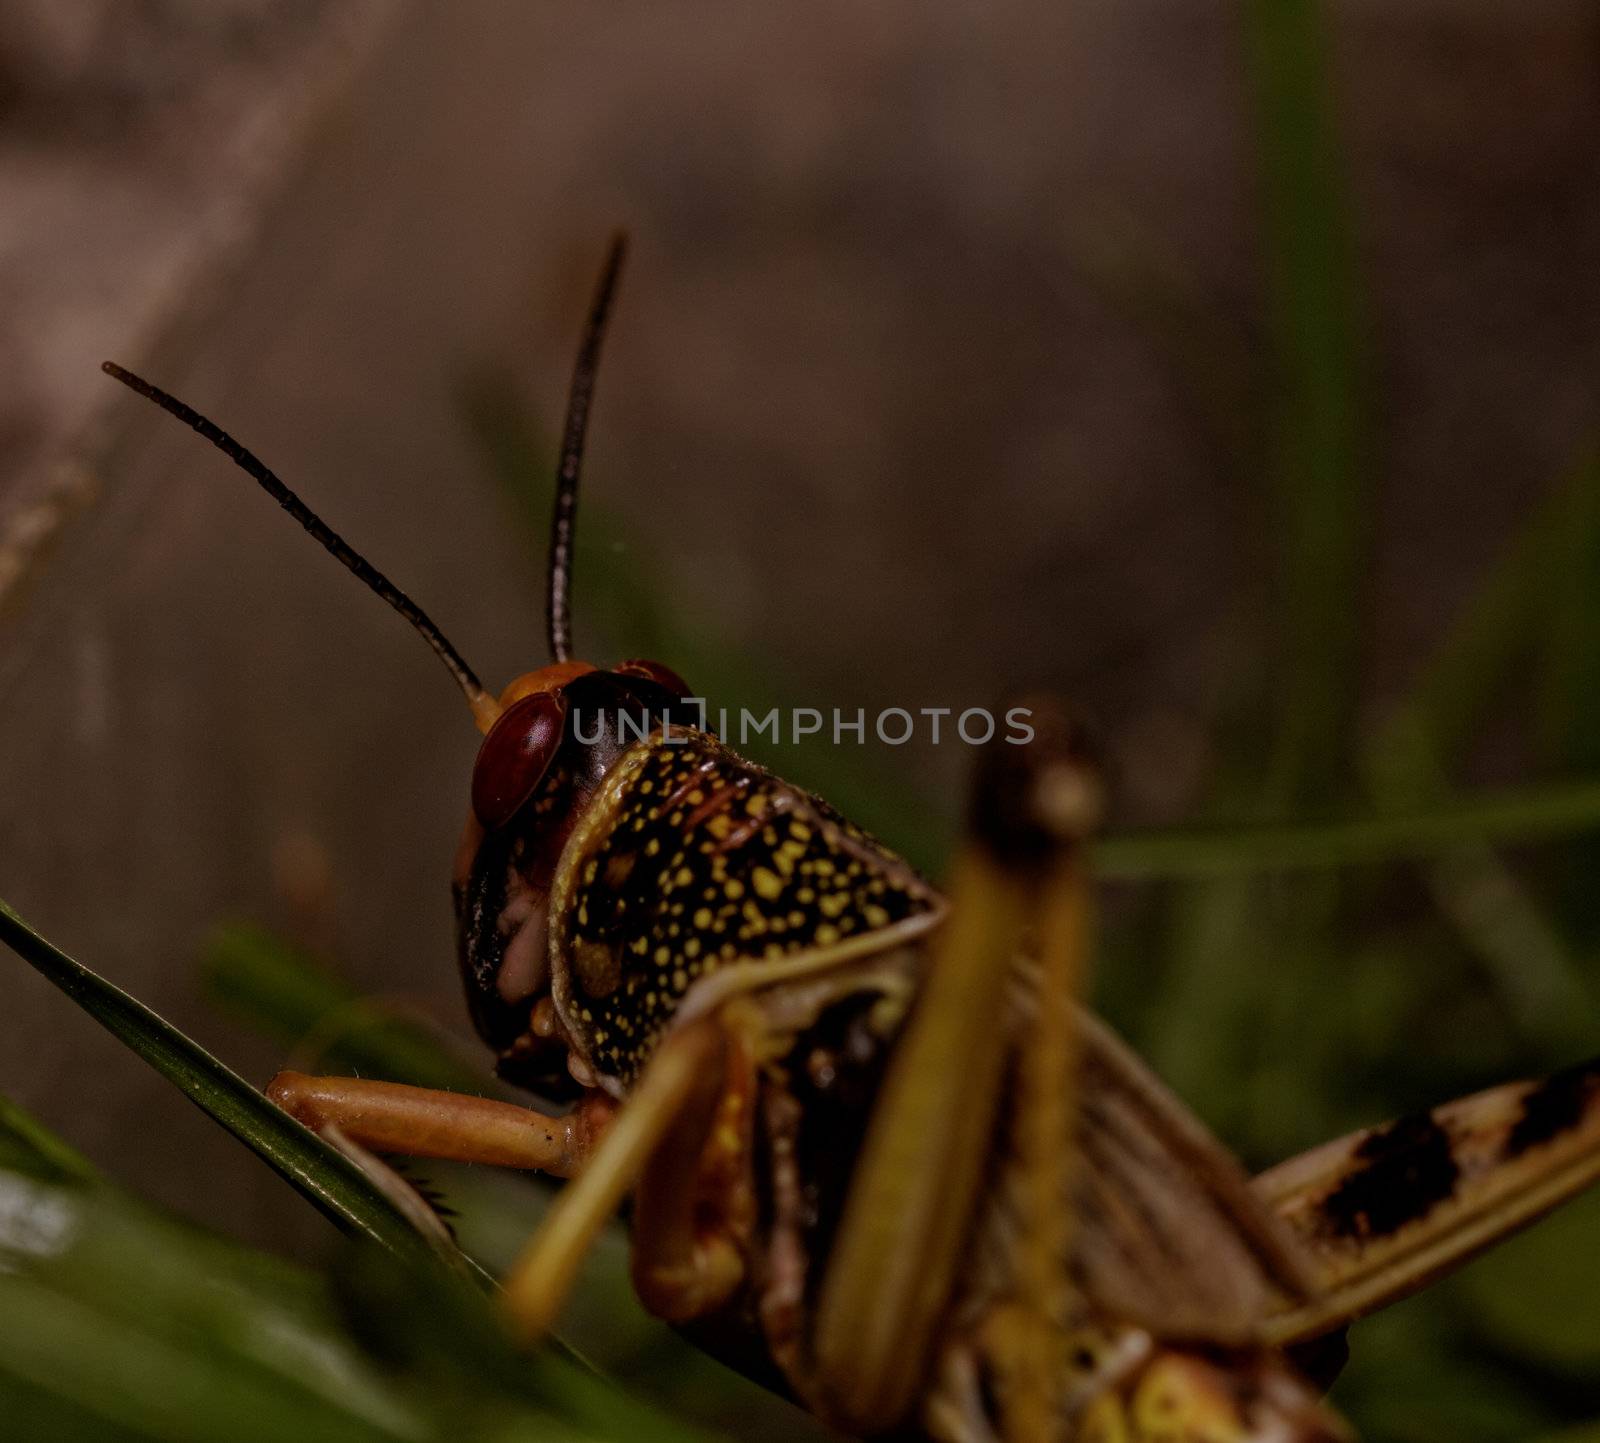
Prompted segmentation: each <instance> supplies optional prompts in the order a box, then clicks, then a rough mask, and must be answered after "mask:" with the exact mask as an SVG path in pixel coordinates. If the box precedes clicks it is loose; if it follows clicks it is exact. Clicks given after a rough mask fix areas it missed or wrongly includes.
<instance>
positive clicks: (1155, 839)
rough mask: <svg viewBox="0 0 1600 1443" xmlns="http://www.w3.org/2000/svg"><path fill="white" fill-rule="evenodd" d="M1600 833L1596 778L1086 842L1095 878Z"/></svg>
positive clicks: (1215, 873)
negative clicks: (1322, 818) (1331, 817)
mask: <svg viewBox="0 0 1600 1443" xmlns="http://www.w3.org/2000/svg"><path fill="white" fill-rule="evenodd" d="M1597 830H1600V781H1589V780H1585V781H1575V782H1565V783H1560V784H1557V785H1551V786H1545V787H1528V788H1519V789H1509V790H1505V791H1495V792H1485V793H1480V794H1478V795H1477V796H1473V797H1470V798H1467V799H1464V800H1462V801H1460V802H1455V803H1448V804H1444V805H1441V806H1438V807H1434V808H1430V809H1426V810H1419V811H1415V812H1409V813H1379V814H1376V815H1372V816H1365V817H1351V818H1347V819H1343V820H1335V821H1329V822H1304V823H1285V824H1281V825H1280V824H1268V825H1262V826H1246V827H1215V828H1207V827H1184V828H1172V829H1167V830H1152V831H1148V832H1124V833H1122V834H1121V835H1120V836H1110V837H1106V838H1104V839H1103V840H1101V841H1100V842H1098V843H1097V844H1096V845H1095V849H1094V857H1095V865H1096V867H1097V868H1098V870H1099V872H1100V873H1101V875H1103V876H1106V877H1114V878H1118V879H1124V880H1133V879H1143V878H1151V877H1222V876H1229V875H1237V874H1240V873H1246V872H1295V871H1331V870H1336V869H1339V868H1343V867H1365V866H1374V865H1377V864H1380V863H1385V862H1397V861H1406V860H1412V859H1416V858H1420V857H1436V856H1441V855H1444V854H1446V853H1450V852H1454V851H1456V850H1458V849H1460V848H1461V847H1464V846H1471V845H1474V844H1490V843H1492V844H1497V845H1502V846H1504V845H1512V844H1522V843H1529V842H1544V841H1551V840H1553V839H1555V838H1559V837H1570V836H1574V835H1577V834H1580V833H1584V832H1593V831H1597Z"/></svg>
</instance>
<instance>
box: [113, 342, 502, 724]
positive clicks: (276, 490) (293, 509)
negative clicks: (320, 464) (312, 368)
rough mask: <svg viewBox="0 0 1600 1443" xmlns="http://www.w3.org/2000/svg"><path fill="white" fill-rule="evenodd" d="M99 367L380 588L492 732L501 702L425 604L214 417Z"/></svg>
mask: <svg viewBox="0 0 1600 1443" xmlns="http://www.w3.org/2000/svg"><path fill="white" fill-rule="evenodd" d="M100 369H101V370H102V371H104V372H105V373H106V375H108V376H111V377H113V378H114V379H116V380H118V381H121V382H122V384H123V385H124V386H127V387H128V388H129V389H130V390H133V391H137V392H138V393H139V394H140V395H141V396H143V397H144V398H145V399H146V400H147V401H154V402H155V403H156V405H158V406H159V407H161V409H162V410H163V411H167V412H170V413H171V414H172V415H174V416H176V417H177V418H178V419H179V420H180V421H182V422H183V423H184V425H186V426H188V427H189V428H190V429H191V430H194V431H198V432H199V433H200V434H201V435H202V436H204V437H205V439H206V440H208V441H209V442H210V443H211V444H212V445H213V446H215V447H216V448H217V450H219V451H221V452H222V454H223V455H224V456H226V457H227V458H228V459H229V460H230V461H232V462H233V463H234V464H235V465H236V466H238V467H239V469H240V470H242V471H244V472H246V473H247V474H248V475H250V476H251V477H252V478H253V479H254V480H255V481H256V483H257V484H258V485H259V486H260V487H261V489H262V490H263V491H265V492H266V493H267V495H269V496H270V497H272V499H273V500H274V501H276V502H277V503H278V505H280V506H281V507H283V509H284V510H285V511H287V512H288V513H289V514H290V515H291V516H292V517H294V519H295V520H296V521H298V522H299V523H300V524H301V525H302V526H303V527H305V529H306V530H307V531H309V532H310V533H311V535H312V536H313V537H314V538H315V539H316V540H317V541H319V542H321V543H322V545H323V547H324V548H325V549H326V550H327V551H329V552H331V553H332V554H333V556H334V557H335V558H337V559H338V560H339V561H340V562H341V563H342V564H343V565H344V566H345V567H347V568H348V569H349V570H350V571H351V572H352V573H354V575H355V577H356V579H357V580H358V581H360V582H361V583H362V584H363V585H364V586H366V587H367V588H368V589H369V590H372V591H375V592H377V593H378V595H379V596H381V597H382V598H383V599H384V600H385V601H387V602H388V603H389V605H390V606H392V607H393V608H394V609H395V610H396V611H398V612H399V613H400V615H401V616H403V617H405V619H406V620H407V621H409V622H410V623H411V625H412V626H413V627H414V628H415V629H416V630H417V631H418V632H420V633H421V635H422V639H423V640H424V641H426V642H427V643H428V645H429V646H431V647H432V648H433V649H434V651H435V652H436V653H437V654H438V657H439V660H440V661H442V662H443V663H444V664H445V666H446V668H447V669H448V670H449V672H450V675H451V676H453V677H454V678H455V679H456V685H457V686H459V687H460V688H461V690H462V691H463V692H464V693H465V695H466V698H467V704H468V705H469V706H470V707H471V708H472V714H473V716H474V717H475V718H476V719H477V722H478V725H479V727H480V728H481V729H483V730H484V731H487V730H488V729H489V727H490V726H491V725H492V724H493V722H494V719H495V717H496V716H498V715H499V713H500V704H499V703H498V702H497V701H496V700H495V699H494V698H493V697H492V696H490V695H489V693H488V692H486V691H485V690H484V689H483V683H482V682H480V681H479V680H478V675H477V673H476V672H475V671H473V669H472V668H471V667H470V666H468V665H467V663H466V661H465V660H464V659H463V658H462V655H461V653H460V652H459V651H457V650H456V649H455V647H453V646H452V645H451V644H450V642H449V640H448V638H446V636H445V634H444V633H443V632H442V631H440V630H439V628H438V627H437V626H436V625H435V624H434V623H433V620H432V619H431V618H430V617H429V616H428V614H427V612H425V611H424V610H423V609H422V608H421V607H420V606H418V605H417V603H416V602H414V601H413V600H412V599H411V598H410V597H409V596H407V595H406V594H405V592H403V591H402V590H400V588H399V587H398V586H396V585H395V584H394V583H393V582H392V581H390V580H389V578H388V577H387V576H385V575H384V574H383V573H382V572H381V571H379V570H378V568H377V567H376V566H374V565H373V564H372V563H371V562H370V561H368V560H367V559H366V558H365V557H364V556H362V555H361V553H360V552H358V551H357V550H356V549H355V548H354V547H353V546H351V545H350V543H349V542H348V541H346V540H345V539H344V538H343V537H342V536H340V535H339V533H338V532H337V531H335V530H334V529H333V528H332V527H331V526H329V525H328V523H327V522H326V521H324V520H323V519H322V518H321V517H320V516H318V515H317V513H316V512H315V511H313V510H312V509H311V508H310V507H309V506H307V505H306V503H305V502H304V501H302V500H301V499H300V498H299V497H298V496H296V495H295V494H294V492H293V491H291V490H290V489H289V488H288V487H287V486H285V485H284V484H283V482H282V481H280V480H279V479H278V478H277V476H275V475H274V474H273V473H272V472H271V471H270V470H269V469H268V468H267V466H266V465H265V464H264V463H263V462H262V461H261V460H259V459H258V458H257V457H256V456H255V455H253V454H252V453H251V452H250V451H248V450H246V449H245V447H244V446H242V445H240V444H239V442H238V441H236V440H234V438H233V437H232V436H230V435H229V434H228V433H227V432H226V431H224V430H223V429H222V428H221V427H220V426H218V425H216V424H215V423H214V422H212V421H208V420H207V419H206V418H205V417H204V416H202V415H201V414H200V413H199V412H198V411H196V410H195V409H194V408H193V407H192V406H187V405H185V404H184V403H183V402H182V401H180V400H179V399H178V398H177V397H176V396H172V395H169V394H168V393H167V392H165V391H163V390H162V389H161V388H160V387H159V386H153V385H151V384H150V382H149V381H147V380H145V379H144V378H143V377H142V376H136V375H134V374H133V372H132V371H126V370H124V369H123V368H122V367H121V366H119V365H117V364H116V363H115V362H114V361H105V362H103V363H102V364H101V367H100Z"/></svg>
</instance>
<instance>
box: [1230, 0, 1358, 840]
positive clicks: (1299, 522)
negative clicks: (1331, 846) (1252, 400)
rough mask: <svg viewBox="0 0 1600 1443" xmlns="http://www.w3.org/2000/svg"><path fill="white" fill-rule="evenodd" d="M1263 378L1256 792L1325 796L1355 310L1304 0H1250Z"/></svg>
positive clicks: (1347, 518) (1353, 467) (1323, 55)
mask: <svg viewBox="0 0 1600 1443" xmlns="http://www.w3.org/2000/svg"><path fill="white" fill-rule="evenodd" d="M1243 28H1244V37H1245V44H1246V48H1247V54H1248V60H1249V62H1250V72H1251V77H1252V80H1253V82H1254V85H1253V89H1254V98H1255V120H1256V135H1257V149H1258V152H1259V161H1260V175H1261V195H1262V204H1263V211H1264V216H1263V219H1264V230H1263V237H1264V248H1265V260H1266V271H1267V292H1268V324H1269V331H1270V345H1271V352H1272V372H1271V374H1272V377H1273V387H1272V391H1271V394H1270V395H1269V397H1268V402H1269V414H1270V422H1269V432H1270V441H1269V459H1268V463H1267V480H1268V490H1269V494H1270V496H1271V498H1272V501H1273V507H1274V514H1273V521H1274V528H1273V533H1274V535H1275V536H1277V537H1278V538H1279V539H1280V557H1279V571H1280V587H1281V599H1282V607H1281V609H1280V613H1279V615H1280V619H1281V625H1282V632H1281V636H1280V646H1281V650H1280V654H1279V657H1280V660H1279V675H1278V677H1277V685H1276V686H1275V688H1274V691H1275V694H1276V697H1277V703H1278V723H1277V729H1276V733H1275V735H1274V739H1273V740H1274V750H1273V758H1272V765H1271V769H1270V773H1269V782H1268V795H1269V798H1270V799H1271V801H1272V802H1273V803H1275V804H1276V806H1277V807H1278V808H1282V807H1286V806H1294V805H1305V804H1310V805H1326V804H1327V802H1328V801H1329V800H1330V799H1331V797H1332V796H1333V795H1334V794H1335V791H1336V789H1337V788H1339V787H1340V786H1341V785H1342V784H1343V783H1344V781H1345V780H1346V778H1345V776H1344V770H1345V766H1344V764H1345V762H1346V760H1347V758H1348V756H1349V753H1350V739H1351V737H1353V736H1354V734H1355V732H1354V727H1353V725H1352V722H1353V706H1354V701H1355V686H1354V679H1355V669H1356V653H1357V643H1358V638H1359V624H1358V621H1359V616H1360V608H1359V604H1358V598H1359V595H1360V581H1361V574H1360V558H1361V549H1362V544H1363V542H1364V540H1365V509H1366V508H1365V500H1366V488H1365V486H1364V485H1363V479H1364V478H1363V472H1364V469H1365V463H1366V459H1367V457H1366V450H1367V442H1366V437H1365V415H1364V409H1365V408H1364V395H1363V391H1364V382H1363V380H1362V377H1361V364H1360V346H1359V344H1358V340H1357V335H1358V321H1357V317H1359V315H1360V314H1361V313H1362V304H1361V300H1360V297H1359V294H1358V287H1357V283H1356V277H1355V269H1354V265H1353V261H1352V255H1351V250H1352V247H1351V245H1350V239H1349V229H1350V227H1349V223H1348V218H1347V214H1346V207H1345V203H1344V193H1343V182H1342V175H1341V171H1342V157H1341V155H1340V149H1339V141H1338V126H1337V121H1336V116H1335V110H1334V106H1333V103H1332V100H1331V96H1330V93H1329V92H1330V80H1329V74H1328V65H1327V57H1328V55H1329V53H1330V47H1329V44H1328V38H1327V34H1326V25H1325V17H1324V14H1323V9H1322V6H1321V5H1319V4H1317V3H1316V0H1247V3H1246V4H1245V6H1244V9H1243Z"/></svg>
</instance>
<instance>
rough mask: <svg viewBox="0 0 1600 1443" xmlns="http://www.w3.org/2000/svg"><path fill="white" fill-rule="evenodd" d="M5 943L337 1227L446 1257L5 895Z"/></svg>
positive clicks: (294, 1126)
mask: <svg viewBox="0 0 1600 1443" xmlns="http://www.w3.org/2000/svg"><path fill="white" fill-rule="evenodd" d="M0 942H4V943H5V944H6V945H7V946H9V947H11V948H12V950H13V951H15V952H16V953H17V954H18V956H20V957H21V958H22V959H23V960H24V961H25V962H27V963H28V964H29V965H30V966H32V967H33V968H34V970H35V971H37V972H39V973H40V974H41V975H42V976H43V977H45V978H46V979H47V980H48V981H50V982H52V983H54V984H55V986H57V987H59V988H60V989H61V990H62V991H63V992H65V993H66V994H67V996H68V997H70V998H71V999H72V1000H73V1001H74V1002H76V1003H77V1004H78V1005H79V1006H80V1007H81V1008H83V1010H84V1011H85V1012H87V1013H88V1014H89V1015H90V1016H91V1017H93V1018H94V1019H95V1021H97V1022H99V1023H100V1024H101V1026H103V1027H104V1028H105V1029H106V1030H107V1031H108V1032H110V1033H111V1034H112V1036H114V1037H115V1038H117V1040H118V1041H120V1042H121V1043H123V1044H124V1045H125V1046H126V1047H128V1048H129V1049H130V1050H131V1051H132V1052H134V1053H135V1054H137V1055H138V1056H139V1057H140V1058H142V1059H143V1060H144V1061H145V1062H147V1063H148V1064H149V1065H150V1066H151V1067H153V1068H154V1069H155V1070H156V1071H157V1072H159V1073H160V1074H161V1075H162V1076H163V1077H165V1078H166V1079H167V1080H168V1081H169V1082H171V1083H172V1084H173V1086H175V1087H176V1088H177V1089H178V1090H179V1091H180V1092H182V1093H183V1094H184V1096H185V1097H187V1098H188V1099H189V1100H190V1101H191V1102H193V1103H194V1104H195V1105H196V1106H197V1107H198V1108H200V1110H201V1111H202V1112H204V1113H205V1114H206V1115H207V1116H209V1117H210V1118H212V1119H213V1120H214V1121H216V1122H217V1123H219V1124H221V1125H222V1126H223V1127H224V1128H226V1129H227V1130H228V1131H229V1132H230V1133H232V1134H233V1136H235V1137H236V1138H238V1139H239V1141H241V1142H242V1143H244V1145H245V1146H246V1147H248V1148H249V1149H250V1150H251V1151H252V1152H254V1153H255V1154H256V1155H257V1156H258V1157H259V1158H261V1159H262V1160H263V1161H264V1162H265V1163H266V1164H267V1165H268V1166H269V1167H270V1168H272V1170H273V1171H274V1172H276V1173H277V1174H278V1175H279V1176H280V1177H282V1178H283V1179H284V1180H285V1181H286V1182H288V1183H289V1185H290V1186H291V1187H293V1188H294V1189H295V1190H296V1191H297V1192H299V1193H300V1194H301V1195H302V1196H303V1197H305V1198H307V1199H308V1200H309V1201H310V1202H311V1203H312V1204H313V1205H314V1206H315V1207H317V1208H318V1209H319V1210H320V1211H321V1212H322V1213H324V1214H325V1215H326V1216H327V1217H329V1218H330V1219H332V1220H333V1222H334V1223H336V1224H337V1225H338V1226H339V1227H341V1228H343V1229H344V1230H346V1231H348V1232H352V1233H357V1234H361V1235H363V1236H365V1237H368V1238H370V1239H372V1241H374V1242H376V1243H378V1244H379V1245H381V1246H383V1247H385V1248H387V1249H389V1250H390V1251H392V1252H395V1253H397V1254H400V1255H401V1256H403V1257H406V1258H410V1259H415V1260H417V1261H418V1262H423V1261H425V1260H437V1259H444V1260H445V1261H446V1262H447V1263H448V1264H449V1265H450V1266H451V1267H452V1268H455V1269H464V1268H465V1267H466V1262H465V1259H463V1258H462V1257H461V1256H460V1254H459V1253H458V1254H455V1255H454V1256H453V1257H451V1256H450V1255H449V1254H447V1253H445V1252H443V1251H442V1250H441V1249H439V1248H437V1247H436V1246H435V1245H434V1244H432V1243H431V1242H430V1241H428V1240H426V1239H424V1238H423V1237H422V1235H421V1234H420V1233H418V1232H417V1231H416V1230H415V1229H414V1228H413V1227H412V1226H411V1225H410V1224H409V1223H407V1222H406V1221H405V1219H404V1218H402V1217H401V1215H400V1214H399V1213H398V1212H397V1211H396V1210H395V1209H394V1207H393V1206H392V1205H391V1204H390V1203H389V1201H388V1200H387V1199H386V1198H385V1197H384V1196H383V1194H382V1193H381V1192H379V1191H378V1189H377V1188H376V1187H374V1186H373V1184H372V1182H371V1181H370V1180H369V1179H368V1178H367V1177H366V1176H365V1175H364V1174H363V1173H362V1172H361V1171H360V1169H359V1168H357V1167H355V1166H354V1164H352V1163H351V1162H349V1161H348V1160H347V1159H346V1158H344V1157H343V1156H341V1155H340V1154H339V1153H338V1152H336V1151H335V1150H334V1149H333V1148H331V1147H329V1146H328V1145H327V1144H326V1143H324V1142H322V1141H321V1139H319V1138H317V1137H316V1136H315V1135H313V1134H312V1133H311V1132H309V1131H307V1130H306V1129H305V1128H303V1127H302V1126H301V1125H300V1124H299V1123H297V1122H295V1121H294V1120H293V1119H292V1118H291V1117H289V1116H288V1115H287V1114H286V1113H284V1112H282V1111H281V1110H280V1109H279V1108H276V1107H274V1106H273V1105H272V1104H271V1103H270V1102H268V1101H267V1099H266V1098H265V1097H263V1096H262V1095H261V1094H260V1093H259V1092H257V1091H256V1090H255V1088H253V1087H251V1086H250V1085H249V1083H247V1082H245V1081H244V1079H243V1078H241V1077H239V1076H238V1075H237V1074H236V1073H234V1072H232V1071H231V1070H230V1069H228V1068H227V1067H224V1066H223V1064H222V1063H220V1062H218V1061H217V1059H216V1058H214V1057H212V1056H211V1054H210V1053H208V1052H207V1051H205V1049H204V1048H202V1047H200V1046H199V1045H198V1044H197V1043H195V1042H193V1041H191V1040H190V1039H189V1038H188V1037H186V1036H184V1034H183V1033H181V1032H179V1031H178V1030H177V1028H175V1027H173V1026H172V1025H171V1024H170V1023H168V1022H166V1021H165V1020H164V1019H162V1018H161V1017H159V1016H158V1015H157V1014H156V1013H154V1012H152V1011H151V1010H150V1009H149V1008H148V1007H146V1006H145V1005H144V1004H143V1003H141V1002H139V1001H137V1000H135V999H134V998H132V997H130V996H129V995H128V994H127V993H126V992H124V991H122V989H121V988H119V987H114V986H113V985H112V984H111V983H109V982H107V981H105V979H104V978H102V977H100V976H98V975H97V974H96V973H94V972H92V971H90V970H89V968H87V967H85V966H84V965H83V964H82V963H80V962H77V961H74V960H73V959H72V958H71V957H69V956H67V954H66V953H64V952H62V951H61V950H60V949H59V948H57V947H55V946H53V945H52V944H51V943H50V942H48V941H46V940H45V938H44V937H42V936H40V935H39V933H37V932H35V931H34V930H33V929H32V928H31V927H30V926H28V924H27V923H26V922H24V921H23V920H22V918H21V917H19V916H18V915H17V914H16V913H15V912H14V911H13V910H12V909H11V908H10V907H9V906H7V905H6V903H5V902H3V901H0Z"/></svg>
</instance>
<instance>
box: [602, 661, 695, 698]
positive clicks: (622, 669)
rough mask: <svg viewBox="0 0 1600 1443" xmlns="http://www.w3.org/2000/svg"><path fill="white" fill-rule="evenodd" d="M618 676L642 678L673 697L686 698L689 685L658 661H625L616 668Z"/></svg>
mask: <svg viewBox="0 0 1600 1443" xmlns="http://www.w3.org/2000/svg"><path fill="white" fill-rule="evenodd" d="M616 670H617V673H618V675H620V676H642V677H645V678H647V679H648V680H650V681H653V682H654V683H655V684H656V685H657V686H664V687H665V688H666V689H667V690H668V691H670V692H672V693H673V694H674V695H675V696H688V695H689V683H688V682H686V681H685V680H684V679H683V678H682V677H681V676H679V675H678V673H677V672H675V671H673V669H672V668H671V667H669V666H662V664H661V663H660V662H659V661H645V660H644V659H643V658H642V657H640V658H635V659H634V660H632V661H625V662H623V663H621V664H620V665H619V666H618V667H617V669H616Z"/></svg>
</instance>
